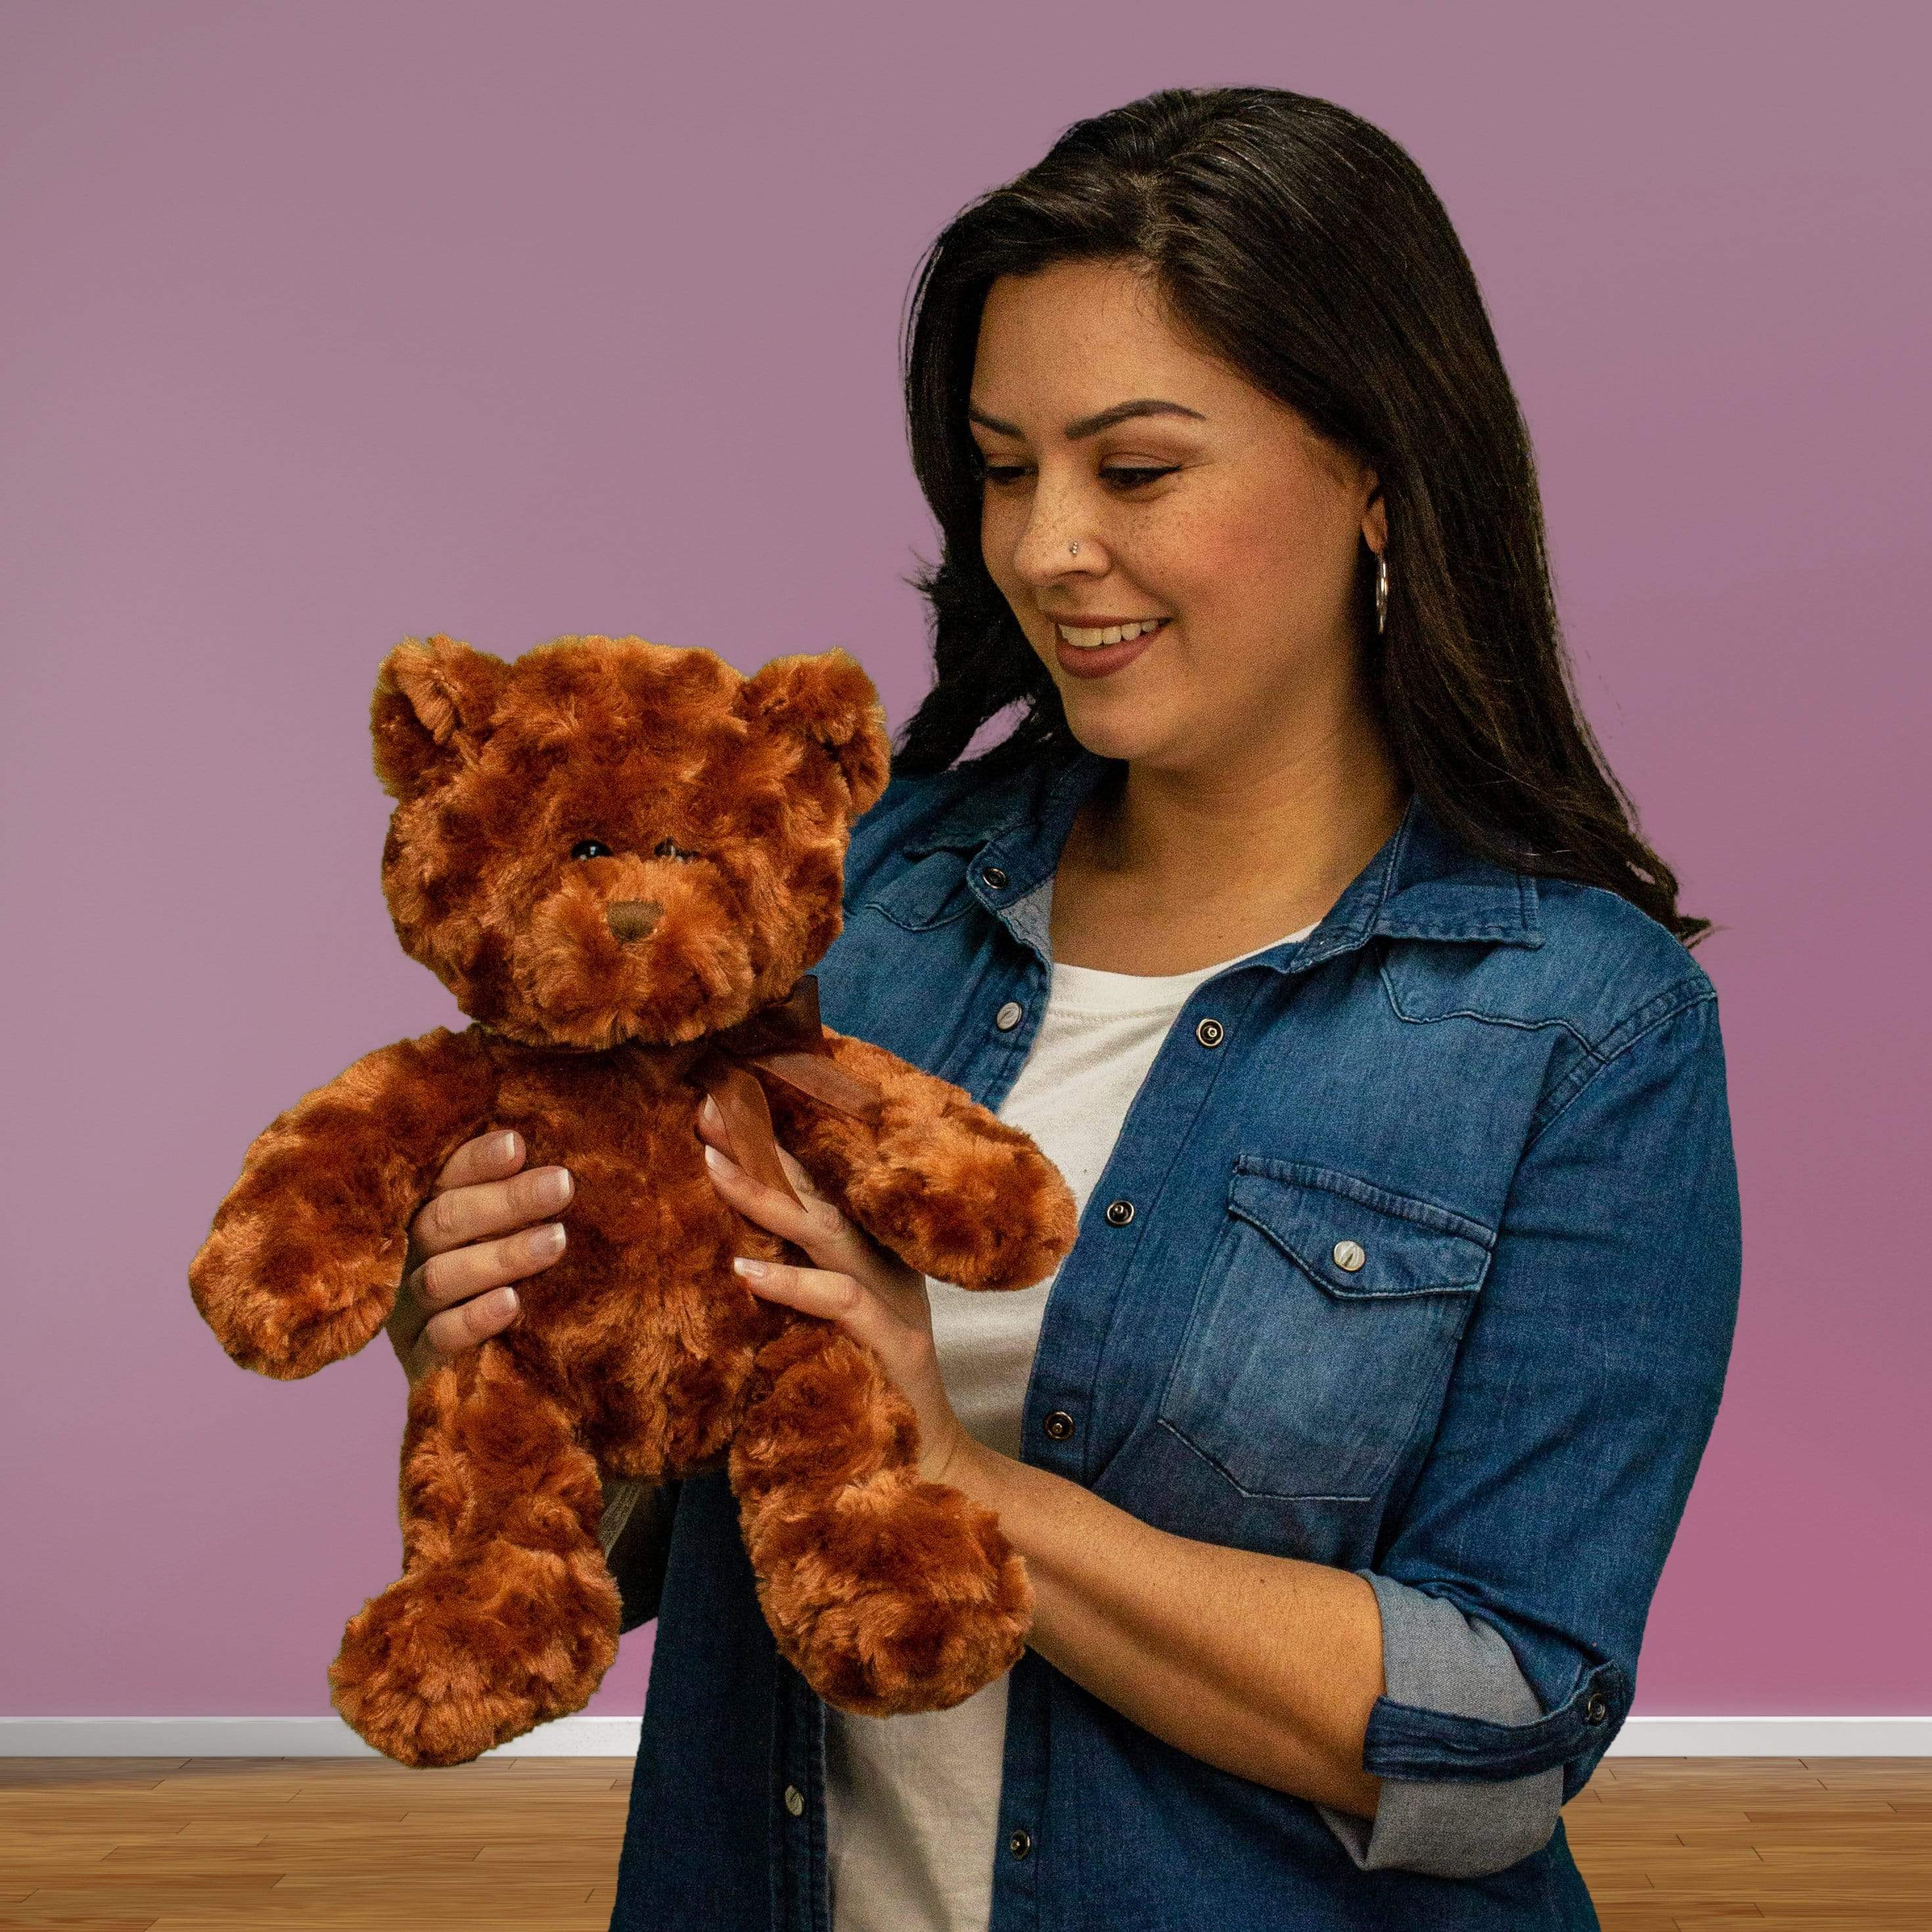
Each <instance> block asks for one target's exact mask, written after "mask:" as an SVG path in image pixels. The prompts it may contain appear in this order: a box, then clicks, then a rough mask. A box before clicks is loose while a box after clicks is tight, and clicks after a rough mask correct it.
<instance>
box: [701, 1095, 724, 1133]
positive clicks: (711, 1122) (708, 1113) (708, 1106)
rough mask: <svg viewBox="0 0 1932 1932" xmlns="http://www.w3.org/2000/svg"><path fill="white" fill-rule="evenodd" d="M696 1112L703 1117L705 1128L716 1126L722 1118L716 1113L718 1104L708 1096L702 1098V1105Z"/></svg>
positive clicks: (722, 1116)
mask: <svg viewBox="0 0 1932 1932" xmlns="http://www.w3.org/2000/svg"><path fill="white" fill-rule="evenodd" d="M697 1111H698V1112H700V1114H702V1115H703V1116H704V1124H705V1125H706V1127H717V1126H718V1125H719V1124H720V1123H721V1122H722V1121H723V1120H724V1115H722V1114H721V1113H720V1112H718V1103H717V1102H716V1101H715V1100H713V1099H712V1097H711V1096H710V1095H709V1094H706V1095H705V1097H704V1105H703V1106H701V1107H700V1108H699V1109H698V1110H697Z"/></svg>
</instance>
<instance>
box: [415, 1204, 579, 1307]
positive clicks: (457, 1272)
mask: <svg viewBox="0 0 1932 1932" xmlns="http://www.w3.org/2000/svg"><path fill="white" fill-rule="evenodd" d="M565 1240H566V1237H565V1234H564V1231H563V1227H562V1223H559V1222H556V1221H546V1222H545V1223H544V1224H543V1226H541V1227H540V1228H526V1229H523V1230H521V1231H520V1232H518V1233H517V1234H514V1235H505V1236H503V1237H502V1238H501V1239H500V1240H498V1241H472V1242H471V1243H470V1244H469V1247H466V1248H450V1249H447V1250H445V1251H444V1252H443V1253H441V1254H440V1255H432V1256H431V1257H430V1258H429V1259H428V1261H426V1262H424V1263H423V1265H422V1267H421V1268H418V1269H417V1270H416V1279H415V1291H416V1296H417V1298H418V1299H419V1301H421V1302H422V1305H423V1307H425V1309H426V1310H428V1311H429V1313H430V1316H431V1319H432V1320H434V1318H435V1316H436V1315H437V1313H439V1312H440V1311H441V1310H445V1309H449V1308H453V1307H455V1306H456V1305H457V1304H458V1303H459V1302H464V1301H469V1300H471V1299H472V1298H473V1297H475V1296H476V1295H487V1294H488V1293H489V1292H490V1290H491V1289H497V1288H502V1287H505V1286H507V1285H508V1283H511V1282H513V1281H522V1280H526V1278H527V1277H529V1276H531V1275H533V1274H538V1273H539V1272H541V1271H542V1270H543V1269H544V1268H548V1267H549V1266H550V1265H551V1264H552V1263H553V1262H555V1261H556V1259H557V1258H558V1257H559V1256H560V1255H561V1254H562V1253H563V1250H564V1246H565ZM511 1305H512V1307H514V1298H513V1299H512V1304H511Z"/></svg>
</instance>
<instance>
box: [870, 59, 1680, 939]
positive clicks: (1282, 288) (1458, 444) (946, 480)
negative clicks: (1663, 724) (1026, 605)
mask: <svg viewBox="0 0 1932 1932" xmlns="http://www.w3.org/2000/svg"><path fill="white" fill-rule="evenodd" d="M1070 260H1127V261H1133V262H1137V263H1144V264H1145V265H1146V266H1148V267H1149V268H1150V269H1151V270H1152V272H1153V274H1154V279H1155V281H1156V283H1157V286H1158V287H1159V289H1160V292H1161V293H1162V294H1163V296H1164V297H1165V298H1166V302H1167V304H1168V305H1169V309H1170V311H1171V312H1172V314H1173V315H1174V316H1175V318H1176V319H1177V320H1178V323H1180V324H1181V326H1183V327H1184V328H1186V329H1190V330H1191V332H1193V335H1195V336H1196V338H1199V341H1200V342H1201V343H1202V345H1203V346H1204V347H1205V348H1206V350H1208V353H1211V354H1214V355H1216V356H1219V357H1220V359H1222V360H1223V361H1224V362H1226V363H1228V364H1229V365H1231V366H1232V367H1233V368H1235V369H1237V370H1238V371H1241V373H1242V374H1244V375H1245V376H1246V377H1247V379H1248V380H1249V381H1250V382H1251V383H1253V384H1254V385H1255V386H1256V387H1258V388H1259V389H1262V390H1264V391H1265V392H1267V393H1268V395H1271V396H1273V397H1274V398H1277V400H1278V401H1281V402H1283V403H1286V404H1288V405H1289V406H1290V407H1292V408H1293V409H1295V410H1298V411H1299V412H1300V413H1301V415H1302V416H1303V417H1304V419H1306V420H1307V422H1309V423H1310V425H1312V426H1313V428H1315V429H1316V430H1317V431H1319V432H1320V433H1321V434H1323V435H1325V436H1326V437H1328V438H1329V439H1331V440H1332V441H1333V442H1334V443H1336V444H1337V445H1339V446H1341V447H1342V448H1343V449H1346V450H1348V451H1349V452H1352V453H1353V454H1354V455H1356V456H1357V457H1358V458H1360V459H1361V460H1363V461H1364V462H1365V463H1368V464H1369V465H1370V466H1372V467H1373V469H1374V470H1375V472H1376V475H1377V477H1378V478H1379V481H1380V482H1381V484H1382V491H1383V494H1384V497H1385V502H1386V505H1387V508H1388V529H1389V538H1388V562H1389V577H1390V583H1389V599H1388V629H1387V632H1386V634H1385V635H1384V636H1382V637H1376V635H1375V633H1374V627H1373V622H1372V621H1371V620H1370V619H1368V617H1367V611H1368V609H1369V607H1370V601H1369V584H1370V572H1371V571H1373V558H1372V557H1371V556H1370V553H1369V550H1368V547H1367V544H1364V545H1363V546H1362V547H1361V560H1362V571H1363V577H1362V585H1361V602H1362V607H1363V610H1364V634H1365V636H1367V638H1368V639H1369V646H1368V648H1369V649H1370V660H1369V662H1370V669H1371V672H1372V674H1373V682H1374V688H1375V691H1376V697H1377V698H1378V700H1379V703H1380V704H1381V706H1382V712H1383V715H1384V718H1385V721H1386V724H1387V727H1388V730H1389V733H1390V736H1391V741H1392V743H1393V745H1394V751H1395V754H1396V757H1397V760H1398V761H1399V762H1400V765H1401V766H1402V768H1403V775H1404V776H1405V777H1406V778H1407V780H1408V781H1409V783H1410V784H1412V786H1413V787H1414V788H1415V790H1416V791H1417V792H1418V793H1419V794H1420V795H1421V798H1422V800H1423V802H1424V804H1425V805H1427V808H1429V810H1430V812H1431V813H1433V814H1434V816H1435V817H1436V820H1437V821H1438V822H1439V823H1440V824H1442V825H1443V826H1445V828H1447V829H1448V830H1449V831H1450V832H1452V833H1453V834H1454V835H1455V836H1457V838H1460V840H1461V841H1463V843H1464V844H1466V845H1467V846H1468V847H1470V848H1471V849H1472V850H1474V851H1475V852H1477V853H1479V854H1481V856H1484V857H1485V858H1488V859H1493V860H1496V861H1498V862H1502V863H1504V864H1506V865H1511V866H1514V867H1516V868H1518V869H1520V870H1522V871H1530V872H1538V873H1543V874H1550V875H1552V876H1555V877H1562V878H1568V879H1574V880H1579V881H1580V882H1581V883H1585V884H1587V885H1594V886H1606V887H1607V888H1608V889H1610V891H1612V892H1616V893H1619V894H1621V895H1622V897H1624V898H1627V899H1628V900H1630V901H1631V903H1632V904H1634V905H1637V906H1638V907H1641V908H1642V909H1643V910H1644V911H1645V912H1646V913H1649V915H1650V916H1651V917H1652V919H1655V920H1657V921H1658V922H1659V923H1660V924H1661V925H1663V926H1665V927H1667V929H1669V930H1670V931H1671V932H1673V933H1675V934H1676V935H1677V937H1678V938H1679V939H1680V940H1681V941H1684V942H1685V944H1694V942H1695V941H1696V940H1697V939H1698V938H1700V937H1701V936H1702V935H1704V934H1705V933H1706V932H1709V930H1710V929H1711V922H1710V921H1709V919H1693V918H1691V917H1690V916H1688V915H1685V914H1682V913H1679V911H1678V910H1677V880H1676V875H1675V874H1673V872H1672V871H1671V869H1670V867H1669V866H1667V865H1665V864H1664V862H1663V860H1662V859H1660V858H1659V857H1658V856H1657V854H1656V853H1655V852H1653V851H1652V850H1651V849H1650V847H1649V846H1648V845H1647V844H1645V842H1644V841H1643V838H1642V837H1641V836H1640V835H1639V833H1638V832H1637V828H1636V823H1635V813H1634V809H1633V808H1632V806H1631V801H1630V799H1629V797H1628V794H1627V793H1625V791H1624V790H1623V788H1622V786H1621V785H1620V784H1619V783H1618V781H1617V780H1616V777H1615V776H1614V775H1613V773H1612V772H1611V771H1610V768H1609V766H1608V765H1607V763H1606V762H1605V760H1604V756H1603V753H1602V751H1601V748H1600V747H1599V746H1598V743H1597V741H1596V739H1595V736H1593V734H1592V732H1591V730H1590V727H1589V724H1588V723H1587V722H1586V721H1585V719H1584V718H1583V714H1582V712H1581V710H1580V708H1579V706H1578V704H1577V697H1576V693H1575V691H1574V687H1573V685H1572V683H1571V673H1570V668H1569V664H1568V656H1567V654H1566V652H1565V649H1564V646H1563V642H1562V631H1561V630H1560V628H1559V625H1558V622H1557V616H1556V607H1555V604H1554V601H1553V597H1552V594H1551V590H1550V568H1549V562H1548V559H1547V556H1546V553H1545V550H1544V529H1543V511H1542V505H1541V500H1540V499H1539V497H1538V492H1537V484H1536V470H1535V460H1534V458H1532V454H1531V451H1530V445H1529V433H1528V431H1527V430H1526V428H1525V427H1524V425H1523V415H1522V412H1521V410H1520V408H1519V407H1518V406H1517V399H1516V395H1515V392H1514V390H1512V389H1511V386H1510V383H1509V378H1508V376H1507V375H1506V374H1505V373H1504V371H1503V365H1502V357H1501V356H1500V355H1499V353H1498V351H1497V348H1496V337H1495V335H1494V333H1493V331H1492V330H1491V329H1490V320H1489V317H1488V314H1487V312H1486V311H1485V310H1484V306H1483V299H1482V296H1481V293H1480V292H1479V290H1478V288H1477V286H1476V279H1475V275H1474V273H1473V272H1472V270H1471V269H1470V266H1469V260H1468V258H1467V257H1466V256H1465V255H1464V254H1463V249H1462V245H1461V244H1460V242H1458V241H1457V239H1456V233H1455V230H1454V229H1453V228H1452V227H1451V226H1450V222H1449V217H1448V214H1447V212H1446V211H1445V209H1444V208H1443V206H1442V203H1441V202H1440V201H1439V200H1438V199H1436V194H1435V192H1434V190H1433V189H1431V187H1430V185H1429V184H1428V182H1427V181H1425V180H1424V178H1423V176H1422V174H1421V170H1420V169H1418V167H1417V166H1416V165H1415V163H1414V162H1413V161H1412V160H1411V159H1410V158H1409V156H1408V154H1406V153H1405V152H1404V151H1403V149H1402V148H1400V146H1398V145H1397V143H1396V142H1394V141H1393V140H1391V139H1390V138H1389V136H1388V135H1386V134H1385V133H1382V131H1381V130H1379V129H1378V128H1376V127H1372V126H1371V125H1370V124H1369V123H1368V122H1367V121H1364V120H1362V119H1361V118H1359V117H1358V116H1357V115H1353V114H1351V113H1349V112H1348V111H1347V110H1346V109H1343V108H1340V107H1336V106H1335V105H1334V104H1333V103H1331V102H1329V101H1321V100H1317V99H1315V98H1313V97H1311V96H1310V95H1303V94H1292V93H1289V92H1286V91H1285V90H1283V89H1278V88H1270V87H1214V88H1198V89H1196V88H1169V89H1164V90H1163V91H1162V92H1159V93H1157V94H1151V95H1147V96H1146V97H1145V98H1143V99H1142V100H1139V101H1131V102H1130V103H1129V104H1127V106H1125V107H1117V108H1115V109H1114V110H1112V112H1110V113H1106V114H1101V115H1095V116H1094V117H1093V118H1091V119H1089V120H1085V121H1078V122H1076V124H1074V125H1073V127H1070V128H1068V129H1067V131H1066V132H1065V133H1064V134H1063V135H1062V136H1061V138H1060V139H1059V140H1058V141H1057V142H1055V144H1054V146H1053V148H1052V151H1051V152H1050V153H1049V154H1047V156H1046V158H1045V159H1044V160H1041V161H1040V163H1038V164H1037V166H1034V167H1031V168H1029V169H1028V170H1027V172H1025V174H1023V175H1020V176H1019V178H1018V179H1016V180H1015V181H1010V182H1009V183H1007V184H1006V185H1005V186H1004V187H998V188H995V189H993V190H991V191H990V192H989V193H986V194H985V195H983V196H981V197H980V199H978V200H977V201H975V202H972V203H971V204H970V205H968V207H967V208H965V209H964V210H962V211H961V213H960V214H959V215H958V216H957V217H955V219H954V220H953V221H952V222H951V223H950V224H949V225H948V226H947V228H946V229H944V232H943V233H941V235H940V236H939V238H938V240H936V241H935V242H934V243H933V245H932V248H930V250H929V251H928V252H927V254H926V259H925V260H924V261H923V262H922V264H921V265H920V267H919V273H918V276H917V278H916V281H915V284H914V285H913V292H912V299H911V304H910V309H909V311H908V313H907V320H906V327H905V334H904V377H905V387H906V404H907V415H908V419H909V424H910V436H911V443H912V459H913V469H914V470H915V471H916V472H917V474H918V477H919V485H920V487H921V488H922V490H924V491H925V493H926V501H927V502H929V503H930V504H931V505H932V510H933V514H935V517H937V518H938V521H939V526H940V530H941V538H942V543H943V548H942V553H941V559H940V561H939V562H938V565H936V566H935V567H932V568H923V569H922V570H921V571H919V574H916V576H915V577H913V578H912V579H911V581H912V582H913V583H914V584H915V585H916V586H917V587H918V589H919V590H920V591H921V592H923V593H924V595H926V598H927V599H928V600H929V603H930V604H931V606H932V617H933V657H934V663H935V673H936V675H935V682H934V685H933V688H932V690H931V691H929V693H928V694H927V695H926V698H925V700H923V702H922V703H921V704H920V705H919V708H918V709H917V710H916V711H915V712H913V715H912V716H911V717H910V718H908V719H907V721H906V723H905V725H904V727H903V729H902V730H901V732H900V733H899V736H898V741H897V744H896V746H895V758H894V768H895V770H898V771H900V772H932V771H941V770H944V769H947V768H948V767H949V766H952V765H953V764H954V763H956V761H957V760H959V758H960V756H961V754H962V753H963V752H964V751H966V750H967V748H968V745H969V744H970V743H971V741H972V739H974V736H975V734H976V733H977V732H978V731H979V730H980V727H982V726H983V725H984V724H986V723H987V722H988V721H989V720H991V719H992V718H995V717H996V716H998V714H1000V713H1001V712H1004V711H1006V710H1007V709H1009V708H1011V707H1018V708H1019V715H1018V720H1017V722H1016V724H1015V725H1014V727H1013V729H1012V730H1011V731H1010V733H1008V734H1007V736H1005V737H1004V739H1001V741H1000V742H998V744H997V745H995V746H994V748H992V750H991V751H986V752H985V753H983V754H980V756H979V757H976V758H975V759H974V760H972V763H973V764H974V766H975V767H976V768H981V767H983V768H984V769H986V771H987V772H988V773H989V775H991V774H992V772H995V771H997V770H999V769H1004V768H1006V767H1008V766H1011V765H1012V764H1014V763H1019V762H1021V761H1023V760H1029V759H1031V758H1034V757H1040V756H1043V755H1052V754H1056V753H1059V752H1063V751H1064V752H1069V753H1070V752H1071V751H1073V749H1074V748H1075V740H1074V739H1073V734H1072V733H1071V732H1070V730H1069V729H1068V727H1067V715H1066V712H1065V710H1064V707H1063V706H1062V705H1061V700H1060V694H1059V691H1058V688H1057V687H1056V686H1055V684H1054V682H1053V680H1052V678H1051V677H1050V676H1049V675H1048V673H1047V671H1046V667H1045V666H1044V665H1043V664H1042V663H1041V662H1040V658H1038V656H1037V655H1036V654H1035V652H1034V650H1033V649H1032V647H1031V646H1030V645H1029V644H1028V642H1027V640H1026V637H1025V634H1024V632H1022V630H1021V628H1020V627H1019V622H1018V621H1017V620H1016V618H1015V617H1014V616H1013V611H1012V609H1011V607H1010V606H1009V605H1008V604H1007V600H1006V598H1005V597H1004V595H1002V594H1001V591H1000V590H999V589H998V586H996V585H995V583H994V581H993V580H992V576H991V575H990V574H989V572H988V571H987V568H986V562H985V559H984V557H983V555H982V553H981V549H980V499H981V481H980V457H979V452H978V450H977V448H976V446H974V443H973V440H972V439H971V436H970V435H969V434H968V430H967V416H966V404H967V395H968V388H969V386H970V385H971V380H972V375H973V362H974V353H975V351H976V349H977V342H978V337H979V329H980V311H981V309H982V308H983V305H984V304H985V302H986V293H987V291H988V290H989V288H990V287H991V286H992V283H993V281H994V280H995V278H997V277H998V276H1001V275H1028V274H1030V273H1031V272H1034V271H1035V270H1037V269H1043V268H1045V267H1046V266H1049V264H1050V263H1057V262H1064V261H1070Z"/></svg>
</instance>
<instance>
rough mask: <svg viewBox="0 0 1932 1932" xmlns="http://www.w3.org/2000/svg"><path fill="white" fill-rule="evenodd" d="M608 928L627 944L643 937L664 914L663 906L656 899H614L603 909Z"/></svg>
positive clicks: (647, 934)
mask: <svg viewBox="0 0 1932 1932" xmlns="http://www.w3.org/2000/svg"><path fill="white" fill-rule="evenodd" d="M663 916H664V907H662V906H661V905H660V904H658V901H656V900H655V899H615V900H613V901H611V903H610V904H609V905H607V906H606V907H604V918H605V919H607V920H608V921H609V922H610V930H611V932H613V933H614V934H615V935H616V937H617V938H619V940H622V941H625V942H626V943H627V944H628V942H629V941H631V940H633V939H643V938H647V937H648V936H649V933H650V931H651V929H652V927H653V926H655V925H656V924H657V922H658V920H659V919H661V918H662V917H663Z"/></svg>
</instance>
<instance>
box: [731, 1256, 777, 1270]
mask: <svg viewBox="0 0 1932 1932" xmlns="http://www.w3.org/2000/svg"><path fill="white" fill-rule="evenodd" d="M731 1265H732V1266H733V1268H736V1270H737V1271H738V1272H739V1274H751V1275H759V1274H770V1272H771V1270H770V1269H769V1268H766V1265H764V1263H763V1262H754V1260H752V1259H751V1256H749V1255H740V1256H739V1257H738V1258H737V1259H736V1260H735V1261H734V1262H733V1263H732V1264H731Z"/></svg>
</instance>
